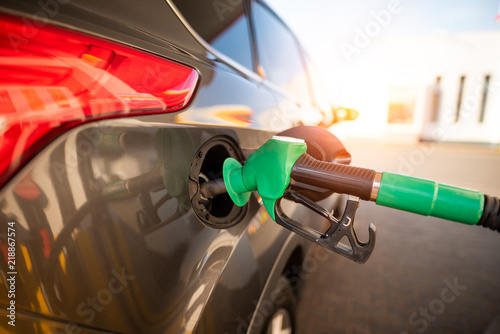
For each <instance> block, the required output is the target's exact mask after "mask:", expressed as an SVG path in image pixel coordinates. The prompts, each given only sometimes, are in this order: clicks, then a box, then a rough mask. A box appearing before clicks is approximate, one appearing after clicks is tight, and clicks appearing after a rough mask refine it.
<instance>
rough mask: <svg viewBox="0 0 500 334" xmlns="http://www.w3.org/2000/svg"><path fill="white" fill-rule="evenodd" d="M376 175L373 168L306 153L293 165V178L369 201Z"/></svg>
mask: <svg viewBox="0 0 500 334" xmlns="http://www.w3.org/2000/svg"><path fill="white" fill-rule="evenodd" d="M375 175H376V172H375V171H374V170H372V169H366V168H360V167H353V166H348V165H342V164H338V163H335V162H324V161H319V160H316V159H314V158H313V157H311V156H310V155H308V154H307V153H304V154H302V155H301V156H300V158H299V159H298V160H297V161H296V162H295V165H293V168H292V173H291V178H292V179H294V180H295V181H298V182H303V183H307V184H310V185H313V186H316V187H320V188H323V189H330V190H332V191H334V192H336V193H341V194H349V195H353V196H357V197H359V198H361V199H362V200H366V201H368V200H370V196H371V192H372V188H373V181H374V179H375Z"/></svg>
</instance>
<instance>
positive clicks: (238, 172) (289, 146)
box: [222, 136, 307, 220]
mask: <svg viewBox="0 0 500 334" xmlns="http://www.w3.org/2000/svg"><path fill="white" fill-rule="evenodd" d="M306 150H307V145H306V143H305V142H304V141H303V140H301V139H295V138H289V137H278V136H275V137H273V138H272V139H269V140H268V141H267V142H266V143H265V144H264V145H262V146H261V147H260V148H259V149H258V150H257V151H255V152H254V153H253V154H252V155H251V156H250V157H249V158H248V160H247V161H246V163H245V166H242V165H241V164H240V163H239V162H238V161H237V160H235V159H233V158H227V159H226V160H225V161H224V166H223V168H222V172H223V176H224V183H225V185H226V189H227V192H228V194H229V196H230V197H231V199H232V200H233V202H234V203H235V204H236V205H238V206H243V205H245V204H246V203H247V202H248V199H249V198H250V192H251V191H254V190H257V191H258V193H259V195H260V196H261V197H262V201H263V202H264V206H265V207H266V209H267V211H268V212H269V215H271V217H272V218H273V220H275V216H274V204H275V203H276V200H277V199H278V198H280V197H282V196H283V193H284V192H285V189H286V188H287V187H288V185H289V184H290V173H291V171H292V167H293V165H294V164H295V162H296V161H297V159H298V158H299V157H300V156H301V155H302V154H303V153H305V152H306Z"/></svg>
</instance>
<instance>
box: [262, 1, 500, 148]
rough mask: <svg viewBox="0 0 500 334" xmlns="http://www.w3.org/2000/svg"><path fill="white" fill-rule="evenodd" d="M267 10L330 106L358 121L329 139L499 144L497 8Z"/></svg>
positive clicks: (312, 5) (321, 4)
mask: <svg viewBox="0 0 500 334" xmlns="http://www.w3.org/2000/svg"><path fill="white" fill-rule="evenodd" d="M269 3H270V5H271V6H272V7H274V8H275V9H276V11H277V12H279V13H280V14H281V15H282V16H283V17H284V18H285V20H286V21H287V23H288V24H289V25H290V26H291V28H292V29H293V30H295V31H296V32H297V34H298V36H299V38H300V39H301V41H302V42H303V44H305V47H306V49H308V50H309V51H310V52H311V57H312V58H313V59H315V60H316V62H317V63H318V66H319V68H320V69H321V72H322V74H323V76H324V78H325V81H326V82H327V86H328V89H329V92H330V95H331V98H332V101H333V103H334V105H335V106H337V107H339V106H342V107H346V108H353V109H357V110H358V111H359V112H360V114H359V117H358V119H357V120H356V121H354V122H345V123H341V124H339V125H336V126H334V127H333V128H332V129H331V130H332V131H333V132H334V133H335V134H337V135H340V136H341V137H360V138H370V139H374V138H376V139H382V140H384V141H385V140H387V141H391V142H415V141H417V140H429V141H444V142H460V143H484V144H493V145H498V144H500V24H499V23H498V0H480V1H472V0H470V1H469V0H459V1H443V2H440V3H439V4H437V3H435V2H432V1H430V0H424V1H420V2H418V3H415V2H411V1H404V0H401V1H398V0H392V1H381V0H376V1H360V2H357V3H356V4H348V3H345V2H342V1H338V0H334V1H330V2H325V1H322V0H314V1H312V2H308V3H307V5H306V4H304V2H300V1H286V2H285V1H283V0H269ZM318 8H321V10H318ZM495 21H497V22H495Z"/></svg>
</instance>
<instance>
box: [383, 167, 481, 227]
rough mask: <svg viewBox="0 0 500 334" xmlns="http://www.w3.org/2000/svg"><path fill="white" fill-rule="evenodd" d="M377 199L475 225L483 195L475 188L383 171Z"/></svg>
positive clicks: (479, 213)
mask: <svg viewBox="0 0 500 334" xmlns="http://www.w3.org/2000/svg"><path fill="white" fill-rule="evenodd" d="M376 203H377V204H378V205H383V206H387V207H390V208H394V209H399V210H404V211H409V212H413V213H417V214H420V215H424V216H434V217H439V218H444V219H449V220H453V221H456V222H460V223H464V224H469V225H475V224H477V223H478V221H479V219H480V218H481V215H482V213H483V208H484V195H483V194H482V193H480V192H478V191H475V190H468V189H462V188H457V187H453V186H448V185H444V184H439V183H437V182H434V181H429V180H424V179H419V178H415V177H411V176H405V175H399V174H394V173H388V172H384V173H383V174H382V180H381V182H380V189H379V192H378V196H377V200H376Z"/></svg>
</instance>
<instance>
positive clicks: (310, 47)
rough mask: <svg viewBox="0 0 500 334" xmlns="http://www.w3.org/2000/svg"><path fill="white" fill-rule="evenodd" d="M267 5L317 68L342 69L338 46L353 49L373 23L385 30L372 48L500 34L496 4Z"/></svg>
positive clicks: (407, 0) (484, 0)
mask: <svg viewBox="0 0 500 334" xmlns="http://www.w3.org/2000/svg"><path fill="white" fill-rule="evenodd" d="M267 3H268V4H269V5H270V6H271V7H272V8H273V9H274V10H275V11H276V12H277V13H278V14H279V15H280V16H281V17H282V18H283V19H284V21H285V22H286V23H287V24H288V25H289V26H290V28H291V29H292V30H293V31H294V32H295V33H296V35H297V36H298V37H299V39H300V41H301V42H302V44H303V45H304V47H305V48H306V50H307V51H308V53H309V54H310V55H311V57H312V58H313V60H315V61H316V63H317V65H318V66H319V67H320V68H321V67H324V66H327V65H326V64H328V65H331V66H333V65H334V64H336V63H338V65H343V63H342V58H345V56H344V54H343V52H344V53H345V50H344V51H342V48H341V47H342V45H344V48H345V46H346V45H347V44H350V45H353V42H354V39H355V38H356V35H357V32H358V31H366V29H367V28H369V27H370V24H373V23H374V22H377V17H378V19H379V21H378V22H383V23H384V25H385V26H383V27H382V26H381V27H380V28H381V29H380V31H375V32H376V34H374V35H375V36H374V37H372V38H371V39H372V42H376V40H377V39H381V38H390V37H397V36H399V37H401V36H410V35H411V36H413V35H431V34H441V35H442V34H453V33H457V32H469V31H484V30H500V24H499V23H497V22H496V21H495V18H496V16H497V15H498V13H499V3H500V1H499V0H438V1H436V0H356V1H345V0H308V1H306V0H267ZM391 6H392V7H391ZM391 9H392V11H391ZM384 13H385V14H387V13H389V14H390V15H389V16H387V15H385V16H384ZM381 17H382V19H381ZM380 20H382V21H380Z"/></svg>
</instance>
